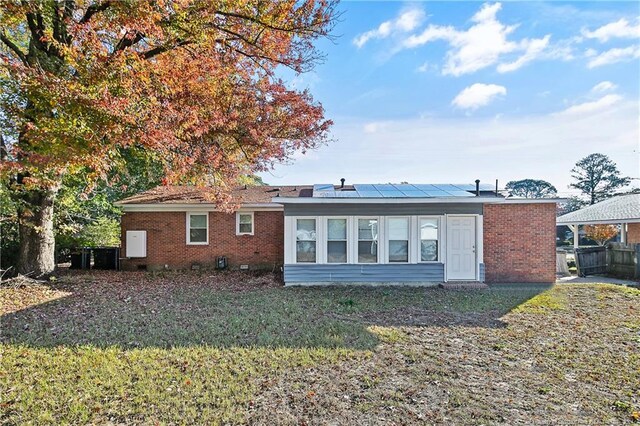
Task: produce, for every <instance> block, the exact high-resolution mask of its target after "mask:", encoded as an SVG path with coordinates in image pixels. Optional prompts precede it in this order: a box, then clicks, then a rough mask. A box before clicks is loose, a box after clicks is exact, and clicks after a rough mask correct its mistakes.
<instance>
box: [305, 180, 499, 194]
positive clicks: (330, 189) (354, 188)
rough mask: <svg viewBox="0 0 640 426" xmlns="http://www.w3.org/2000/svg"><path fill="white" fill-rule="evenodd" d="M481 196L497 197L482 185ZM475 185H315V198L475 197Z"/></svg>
mask: <svg viewBox="0 0 640 426" xmlns="http://www.w3.org/2000/svg"><path fill="white" fill-rule="evenodd" d="M479 190H480V191H481V192H482V194H481V195H487V193H489V194H488V195H491V196H493V197H495V196H496V192H495V189H494V188H493V187H492V186H491V185H486V184H484V185H480V186H479ZM475 196H476V185H475V184H451V183H443V184H415V185H414V184H409V183H403V184H393V183H386V184H354V185H351V186H345V187H341V186H337V187H336V186H334V185H332V184H316V185H313V198H448V197H475Z"/></svg>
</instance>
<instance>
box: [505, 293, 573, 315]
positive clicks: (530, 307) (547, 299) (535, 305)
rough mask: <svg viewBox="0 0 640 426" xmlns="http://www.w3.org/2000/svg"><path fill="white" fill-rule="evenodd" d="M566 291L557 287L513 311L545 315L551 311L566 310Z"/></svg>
mask: <svg viewBox="0 0 640 426" xmlns="http://www.w3.org/2000/svg"><path fill="white" fill-rule="evenodd" d="M565 293H566V291H565V289H564V288H560V287H555V288H554V289H552V290H548V291H545V292H544V293H541V294H538V295H536V296H535V297H532V298H531V299H529V300H527V301H526V302H525V303H523V304H521V305H518V306H517V307H516V308H515V309H514V310H513V311H514V312H519V313H534V314H544V313H545V312H547V311H550V310H559V309H565V307H566V303H567V301H566V294H565Z"/></svg>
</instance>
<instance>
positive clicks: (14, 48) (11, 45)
mask: <svg viewBox="0 0 640 426" xmlns="http://www.w3.org/2000/svg"><path fill="white" fill-rule="evenodd" d="M0 40H2V42H3V43H4V44H5V45H6V46H7V47H8V48H9V49H11V51H13V53H15V54H16V55H17V56H18V58H20V60H21V61H22V63H24V64H25V65H27V66H28V65H29V62H28V61H27V55H25V53H24V52H23V51H22V50H20V48H19V47H18V46H17V45H16V44H15V43H14V42H12V41H11V40H10V39H9V37H7V35H6V34H5V33H4V31H3V32H1V33H0Z"/></svg>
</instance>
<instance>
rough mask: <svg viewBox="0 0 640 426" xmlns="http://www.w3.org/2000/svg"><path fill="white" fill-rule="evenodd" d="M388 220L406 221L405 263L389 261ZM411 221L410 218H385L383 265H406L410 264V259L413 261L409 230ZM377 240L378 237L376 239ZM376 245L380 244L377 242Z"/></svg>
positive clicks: (410, 230) (410, 232)
mask: <svg viewBox="0 0 640 426" xmlns="http://www.w3.org/2000/svg"><path fill="white" fill-rule="evenodd" d="M389 219H406V220H407V224H408V228H407V261H406V262H391V261H390V260H389V254H390V253H389V242H390V241H389ZM412 222H413V221H412V220H411V216H385V237H386V238H385V239H384V244H385V248H386V250H385V251H386V253H385V256H386V257H385V263H388V264H390V265H395V264H398V265H406V264H409V263H412V259H413V256H412V255H413V247H412V246H413V241H412V238H411V236H412V235H413V232H412V229H411V225H412ZM378 238H379V237H378ZM378 244H380V243H379V242H378Z"/></svg>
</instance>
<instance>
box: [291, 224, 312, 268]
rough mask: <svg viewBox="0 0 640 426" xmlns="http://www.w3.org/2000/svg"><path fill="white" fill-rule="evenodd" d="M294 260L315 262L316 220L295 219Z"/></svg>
mask: <svg viewBox="0 0 640 426" xmlns="http://www.w3.org/2000/svg"><path fill="white" fill-rule="evenodd" d="M296 262H298V263H315V262H316V220H315V219H297V220H296Z"/></svg>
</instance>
